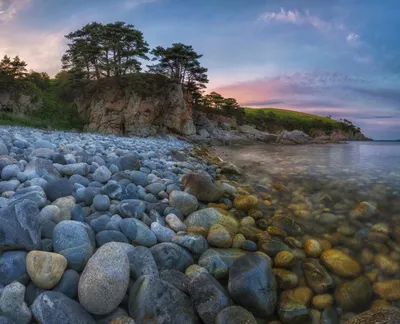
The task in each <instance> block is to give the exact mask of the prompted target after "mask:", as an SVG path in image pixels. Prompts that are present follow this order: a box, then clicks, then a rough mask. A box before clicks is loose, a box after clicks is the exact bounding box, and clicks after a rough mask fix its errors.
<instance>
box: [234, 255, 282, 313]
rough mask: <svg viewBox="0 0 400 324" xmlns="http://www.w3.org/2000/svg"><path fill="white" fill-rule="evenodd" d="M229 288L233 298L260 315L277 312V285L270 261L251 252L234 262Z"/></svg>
mask: <svg viewBox="0 0 400 324" xmlns="http://www.w3.org/2000/svg"><path fill="white" fill-rule="evenodd" d="M228 290H229V293H230V295H231V297H232V298H233V300H234V301H235V302H236V303H237V304H239V305H240V306H242V307H244V308H246V309H247V310H249V311H250V312H252V313H253V314H254V315H256V316H258V317H267V316H270V315H271V314H273V313H274V312H275V307H276V304H277V300H278V297H277V286H276V279H275V274H274V272H273V270H272V267H271V264H270V261H269V260H268V259H267V258H265V257H264V256H262V255H260V254H257V253H249V254H246V255H244V256H242V257H241V258H239V259H237V260H236V261H235V262H233V264H232V267H231V269H230V270H229V282H228Z"/></svg>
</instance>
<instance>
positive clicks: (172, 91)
mask: <svg viewBox="0 0 400 324" xmlns="http://www.w3.org/2000/svg"><path fill="white" fill-rule="evenodd" d="M75 103H76V105H77V107H78V112H79V114H80V116H81V117H82V118H83V119H84V120H85V121H86V123H87V126H86V130H87V131H93V132H100V133H106V134H117V135H127V136H129V135H135V136H151V135H155V134H157V133H158V132H161V131H172V132H175V133H178V134H182V135H191V134H194V133H195V132H196V128H195V126H194V123H193V120H192V112H191V103H190V100H189V98H187V96H185V95H184V92H183V91H182V87H181V85H179V84H176V83H172V82H171V81H169V80H168V79H166V78H165V77H162V76H159V75H152V74H144V73H138V74H134V75H130V76H124V77H119V78H108V79H105V80H100V81H94V82H93V83H91V84H89V85H88V86H87V87H86V88H85V89H84V91H83V93H82V94H81V95H80V96H79V97H78V98H77V99H76V100H75Z"/></svg>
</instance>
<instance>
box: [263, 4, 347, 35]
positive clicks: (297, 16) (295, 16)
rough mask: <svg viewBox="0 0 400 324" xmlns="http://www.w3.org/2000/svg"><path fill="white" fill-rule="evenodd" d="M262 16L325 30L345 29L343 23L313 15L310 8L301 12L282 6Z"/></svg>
mask: <svg viewBox="0 0 400 324" xmlns="http://www.w3.org/2000/svg"><path fill="white" fill-rule="evenodd" d="M260 18H261V19H262V20H265V21H278V22H285V23H292V24H295V25H310V26H313V27H314V28H316V29H318V30H319V31H323V32H329V31H332V30H344V29H345V27H344V25H343V24H341V23H335V22H329V21H325V20H323V19H321V18H319V17H317V16H314V15H311V14H310V12H309V11H308V10H305V13H301V12H299V11H298V10H287V11H286V10H284V9H283V8H281V11H279V12H265V13H264V14H262V15H261V17H260Z"/></svg>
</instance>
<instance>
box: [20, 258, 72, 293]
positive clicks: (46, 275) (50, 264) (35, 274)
mask: <svg viewBox="0 0 400 324" xmlns="http://www.w3.org/2000/svg"><path fill="white" fill-rule="evenodd" d="M66 267H67V259H66V258H65V257H64V256H62V255H61V254H57V253H51V252H43V251H31V252H29V253H28V255H27V257H26V270H27V272H28V274H29V277H30V278H31V280H32V281H33V282H34V283H35V285H36V286H37V287H39V288H43V289H51V288H53V287H54V286H55V285H56V284H57V283H58V282H59V281H60V279H61V277H62V275H63V274H64V271H65V269H66Z"/></svg>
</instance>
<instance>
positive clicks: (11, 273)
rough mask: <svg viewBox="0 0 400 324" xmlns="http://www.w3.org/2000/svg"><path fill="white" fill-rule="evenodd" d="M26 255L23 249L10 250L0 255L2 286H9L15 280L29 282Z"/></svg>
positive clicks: (0, 279)
mask: <svg viewBox="0 0 400 324" xmlns="http://www.w3.org/2000/svg"><path fill="white" fill-rule="evenodd" d="M26 256H27V253H26V252H23V251H9V252H4V253H3V254H1V255H0V286H1V285H3V286H7V285H9V284H10V283H12V282H13V281H20V282H22V283H27V282H28V281H29V277H28V274H27V272H26Z"/></svg>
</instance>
